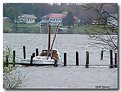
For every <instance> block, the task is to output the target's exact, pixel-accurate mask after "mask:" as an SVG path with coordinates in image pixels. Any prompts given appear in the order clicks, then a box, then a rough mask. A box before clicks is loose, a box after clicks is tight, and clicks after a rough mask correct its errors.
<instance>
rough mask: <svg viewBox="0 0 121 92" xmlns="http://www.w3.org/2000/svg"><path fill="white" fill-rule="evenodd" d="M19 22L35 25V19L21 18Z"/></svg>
mask: <svg viewBox="0 0 121 92" xmlns="http://www.w3.org/2000/svg"><path fill="white" fill-rule="evenodd" d="M19 22H20V23H22V22H24V23H35V19H33V18H19Z"/></svg>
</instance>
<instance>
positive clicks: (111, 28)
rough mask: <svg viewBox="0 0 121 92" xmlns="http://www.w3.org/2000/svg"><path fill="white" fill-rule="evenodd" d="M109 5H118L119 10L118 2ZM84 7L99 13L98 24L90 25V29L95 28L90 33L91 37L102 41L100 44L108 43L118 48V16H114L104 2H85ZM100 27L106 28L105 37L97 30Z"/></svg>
mask: <svg viewBox="0 0 121 92" xmlns="http://www.w3.org/2000/svg"><path fill="white" fill-rule="evenodd" d="M109 5H113V6H114V7H116V9H117V12H118V8H117V7H118V5H117V4H109ZM83 7H85V9H87V10H93V12H95V13H97V14H98V16H97V20H96V21H97V24H95V25H93V26H89V27H88V29H89V30H93V32H92V33H91V34H89V37H90V38H92V39H94V40H97V41H100V44H101V45H103V46H104V47H105V45H108V46H109V47H111V49H113V50H118V42H117V41H118V16H114V15H112V14H111V13H110V12H109V11H108V10H106V4H103V3H100V4H85V5H83ZM117 15H118V14H117ZM114 22H115V23H114ZM100 27H102V28H103V29H105V37H104V35H99V34H100V32H99V31H97V30H98V28H100ZM87 32H88V31H87ZM98 44H99V43H98Z"/></svg>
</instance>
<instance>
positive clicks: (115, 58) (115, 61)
mask: <svg viewBox="0 0 121 92" xmlns="http://www.w3.org/2000/svg"><path fill="white" fill-rule="evenodd" d="M117 59H118V58H117V53H115V65H114V67H115V68H116V67H117Z"/></svg>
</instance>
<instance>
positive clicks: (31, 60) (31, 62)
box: [30, 54, 33, 66]
mask: <svg viewBox="0 0 121 92" xmlns="http://www.w3.org/2000/svg"><path fill="white" fill-rule="evenodd" d="M32 64H33V54H32V55H31V59H30V66H32Z"/></svg>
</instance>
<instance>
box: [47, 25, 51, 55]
mask: <svg viewBox="0 0 121 92" xmlns="http://www.w3.org/2000/svg"><path fill="white" fill-rule="evenodd" d="M50 31H51V26H50V25H49V24H48V54H49V52H50Z"/></svg>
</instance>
